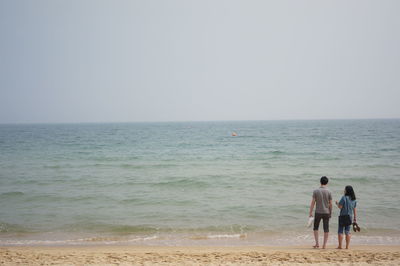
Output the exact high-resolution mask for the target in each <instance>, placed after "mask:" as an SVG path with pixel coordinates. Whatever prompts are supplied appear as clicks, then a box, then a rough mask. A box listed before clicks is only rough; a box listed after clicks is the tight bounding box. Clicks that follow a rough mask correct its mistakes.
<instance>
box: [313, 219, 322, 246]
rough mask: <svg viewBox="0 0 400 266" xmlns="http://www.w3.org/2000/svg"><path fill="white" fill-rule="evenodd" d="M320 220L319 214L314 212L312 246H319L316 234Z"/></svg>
mask: <svg viewBox="0 0 400 266" xmlns="http://www.w3.org/2000/svg"><path fill="white" fill-rule="evenodd" d="M320 222H321V215H320V214H318V213H316V214H315V215H314V239H315V246H313V247H314V248H318V247H319V236H318V228H319V223H320Z"/></svg>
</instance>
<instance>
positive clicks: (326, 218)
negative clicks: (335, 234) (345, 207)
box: [322, 214, 329, 248]
mask: <svg viewBox="0 0 400 266" xmlns="http://www.w3.org/2000/svg"><path fill="white" fill-rule="evenodd" d="M322 222H323V224H324V245H323V246H322V248H326V243H327V242H328V237H329V214H324V216H323V217H322Z"/></svg>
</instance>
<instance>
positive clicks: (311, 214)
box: [309, 197, 315, 217]
mask: <svg viewBox="0 0 400 266" xmlns="http://www.w3.org/2000/svg"><path fill="white" fill-rule="evenodd" d="M314 205H315V199H314V197H312V200H311V204H310V214H309V216H310V217H312V216H313V210H314Z"/></svg>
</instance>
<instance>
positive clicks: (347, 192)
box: [344, 186, 356, 200]
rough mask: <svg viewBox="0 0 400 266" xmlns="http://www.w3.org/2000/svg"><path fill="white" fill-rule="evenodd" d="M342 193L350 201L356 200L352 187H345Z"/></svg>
mask: <svg viewBox="0 0 400 266" xmlns="http://www.w3.org/2000/svg"><path fill="white" fill-rule="evenodd" d="M344 191H345V193H344V195H345V196H349V197H350V199H351V200H356V194H355V193H354V189H353V187H352V186H346V187H345V189H344Z"/></svg>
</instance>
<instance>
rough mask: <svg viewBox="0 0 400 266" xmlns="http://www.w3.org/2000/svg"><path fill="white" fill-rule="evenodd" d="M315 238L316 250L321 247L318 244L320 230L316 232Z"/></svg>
mask: <svg viewBox="0 0 400 266" xmlns="http://www.w3.org/2000/svg"><path fill="white" fill-rule="evenodd" d="M314 238H315V246H314V248H318V247H319V243H318V238H319V236H318V230H314Z"/></svg>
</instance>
